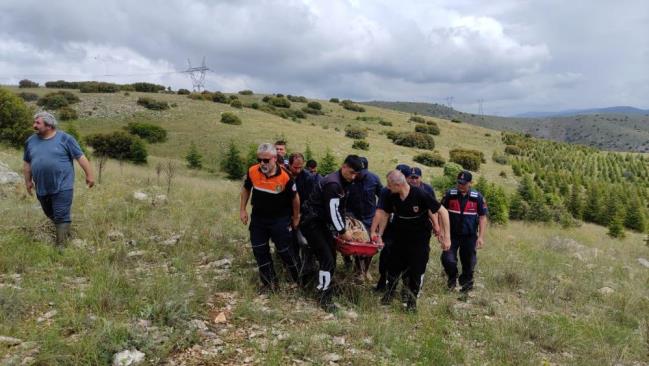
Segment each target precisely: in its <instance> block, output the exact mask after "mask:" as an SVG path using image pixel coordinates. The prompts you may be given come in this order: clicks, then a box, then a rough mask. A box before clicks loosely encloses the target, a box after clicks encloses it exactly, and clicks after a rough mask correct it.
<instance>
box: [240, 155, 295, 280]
mask: <svg viewBox="0 0 649 366" xmlns="http://www.w3.org/2000/svg"><path fill="white" fill-rule="evenodd" d="M257 161H258V162H259V164H255V165H253V166H251V167H250V168H249V169H248V175H247V176H246V180H245V182H244V183H243V187H242V189H241V201H240V214H239V216H240V218H241V222H243V224H244V225H245V224H247V223H248V212H247V211H246V205H247V204H248V199H249V198H250V195H251V193H252V202H251V204H252V215H251V218H250V227H249V229H250V242H251V243H252V253H253V255H254V256H255V259H256V260H257V266H258V268H259V277H260V278H261V283H262V290H275V289H276V288H277V278H276V277H277V276H276V274H275V269H274V267H273V260H272V258H271V255H270V245H269V244H268V240H269V239H273V243H275V248H276V249H277V254H278V255H279V257H280V258H281V259H282V261H283V262H284V264H285V265H286V266H287V267H288V271H289V273H290V275H291V278H292V279H293V280H294V281H297V279H298V273H297V268H298V263H297V256H296V255H295V253H293V250H292V249H291V240H292V235H291V230H292V229H295V228H297V226H298V223H299V222H300V198H299V196H298V194H297V188H296V187H295V183H294V182H293V179H291V177H290V176H289V174H288V173H287V172H286V170H284V169H282V168H281V167H280V166H279V164H278V163H277V150H276V149H275V147H274V146H273V144H270V143H264V144H261V145H259V148H258V149H257Z"/></svg>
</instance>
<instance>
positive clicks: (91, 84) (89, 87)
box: [79, 81, 121, 93]
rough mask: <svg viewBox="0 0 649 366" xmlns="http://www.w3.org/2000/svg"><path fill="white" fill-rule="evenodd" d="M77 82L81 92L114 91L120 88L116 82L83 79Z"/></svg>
mask: <svg viewBox="0 0 649 366" xmlns="http://www.w3.org/2000/svg"><path fill="white" fill-rule="evenodd" d="M79 84H80V85H79V91H80V92H82V93H116V92H118V91H120V89H121V88H120V86H119V85H117V84H113V83H105V82H101V81H84V82H81V83H79Z"/></svg>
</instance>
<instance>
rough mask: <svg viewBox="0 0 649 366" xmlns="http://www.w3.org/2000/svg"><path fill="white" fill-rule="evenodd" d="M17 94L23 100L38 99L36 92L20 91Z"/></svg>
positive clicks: (31, 100)
mask: <svg viewBox="0 0 649 366" xmlns="http://www.w3.org/2000/svg"><path fill="white" fill-rule="evenodd" d="M18 96H19V97H20V98H21V99H22V100H24V101H25V102H33V101H35V100H37V99H38V94H36V93H28V92H20V93H18Z"/></svg>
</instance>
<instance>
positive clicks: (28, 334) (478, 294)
mask: <svg viewBox="0 0 649 366" xmlns="http://www.w3.org/2000/svg"><path fill="white" fill-rule="evenodd" d="M40 91H41V90H39V92H40ZM138 94H140V93H131V95H130V96H128V97H126V96H123V95H121V94H120V95H110V96H105V97H104V96H102V98H100V99H99V100H100V101H101V102H102V103H114V104H115V106H118V105H119V103H122V102H123V101H122V100H123V99H127V98H131V99H133V103H135V100H136V99H137V97H138ZM81 97H82V103H83V98H84V97H85V96H84V95H81ZM93 97H94V96H93ZM156 98H159V99H164V100H167V99H168V101H170V102H175V103H177V105H178V107H176V108H172V109H171V110H170V111H166V112H163V113H157V112H148V111H147V112H139V111H137V112H136V113H138V114H137V115H136V117H129V116H124V118H92V117H91V118H85V119H82V120H80V121H78V122H75V124H77V125H78V126H79V129H80V131H81V133H82V134H87V133H91V132H104V131H110V130H111V129H117V128H121V126H122V125H125V124H126V123H127V121H129V120H131V119H132V118H138V119H143V120H147V121H153V122H156V123H159V124H160V125H161V126H163V127H164V128H166V129H167V130H168V131H169V141H168V142H165V143H163V144H156V145H150V146H149V150H150V154H151V155H152V156H151V159H150V162H149V165H148V166H141V167H136V166H132V165H130V164H123V165H120V164H118V163H116V162H113V161H110V162H109V163H108V166H107V168H106V171H105V172H104V177H103V179H104V181H103V183H102V184H100V185H98V186H97V187H95V188H93V189H90V190H89V189H87V188H85V187H84V186H83V177H82V174H77V182H76V191H75V201H74V205H73V221H74V224H73V227H74V237H75V238H76V239H80V240H81V242H78V241H77V242H75V243H76V244H77V245H80V246H75V245H70V246H69V247H68V248H66V249H65V250H63V251H61V252H59V251H57V250H55V249H54V248H53V245H52V241H53V240H52V235H53V234H52V228H51V226H50V224H49V223H48V222H47V220H46V219H45V218H44V216H43V214H42V212H41V210H40V208H39V207H38V204H37V201H36V200H35V198H33V197H30V196H27V195H26V194H25V193H24V188H23V187H22V186H18V187H15V188H14V187H4V188H2V190H1V191H0V197H2V199H1V200H0V214H1V215H2V221H1V222H0V276H1V277H0V284H2V286H0V335H5V336H12V337H17V338H20V339H22V340H23V341H25V342H34V343H33V344H32V343H29V344H28V345H29V347H27V346H25V347H23V348H19V347H5V346H0V360H2V361H0V363H3V362H5V363H7V362H8V361H10V360H13V359H19V360H22V359H23V358H24V357H33V363H36V364H64V365H66V364H70V365H86V364H109V363H110V362H111V361H112V357H113V354H114V353H116V352H119V351H122V350H124V349H131V348H137V349H139V350H140V351H142V352H145V353H146V355H147V362H149V363H152V364H157V363H163V362H165V361H168V360H175V361H178V362H186V363H187V364H200V363H212V364H228V363H230V364H241V363H243V362H244V360H246V359H247V358H251V359H252V360H256V361H257V362H258V363H259V364H269V365H283V364H290V363H292V362H294V361H293V360H302V361H307V362H311V363H313V364H328V361H326V357H327V355H328V354H331V353H335V354H337V355H339V356H340V357H341V362H340V363H344V364H348V363H349V364H355V365H376V364H381V365H383V364H386V365H387V364H421V365H431V364H435V365H457V364H468V365H484V364H490V365H503V364H511V365H528V364H529V365H538V364H570V365H593V364H617V363H621V364H634V363H636V364H642V363H647V362H649V340H648V339H649V334H648V332H649V325H648V324H649V319H648V316H649V290H648V286H647V283H649V269H647V268H645V267H642V266H641V265H640V264H639V263H638V261H637V258H638V257H644V258H649V247H647V246H646V245H645V244H644V242H643V236H642V235H640V234H637V233H632V232H631V233H628V235H627V237H626V238H625V239H622V240H618V239H615V240H614V239H610V238H609V237H607V235H606V229H605V228H602V227H599V226H595V225H591V224H584V225H582V226H581V227H576V228H571V229H561V228H560V227H559V226H556V225H536V224H528V223H522V222H512V223H510V224H509V225H508V226H506V227H492V228H490V230H489V232H488V234H487V240H486V247H485V249H483V250H481V251H480V252H479V263H478V272H477V284H478V285H479V287H478V288H477V289H476V291H475V292H474V293H473V295H472V296H471V297H469V298H468V299H459V296H458V294H449V293H447V292H446V291H445V290H444V283H445V279H444V277H443V276H442V274H441V273H442V269H441V265H440V262H439V249H438V246H437V244H436V243H432V246H431V256H430V258H431V259H430V262H429V264H428V270H427V273H426V278H425V281H424V289H423V294H422V297H421V299H420V300H419V310H418V313H417V314H407V313H405V312H403V311H402V309H401V306H400V305H399V304H398V303H397V302H396V301H395V303H394V304H393V305H392V306H390V307H383V306H380V305H379V297H378V296H377V295H375V294H374V293H373V292H372V291H371V286H370V284H365V285H360V284H356V283H354V282H353V279H352V278H353V276H352V275H351V274H350V273H347V272H346V271H345V270H343V269H342V265H341V266H340V270H339V273H338V274H337V276H338V278H339V279H340V280H341V282H342V283H341V287H342V289H343V290H342V293H341V295H340V296H338V297H337V302H338V303H339V304H340V305H341V307H342V311H341V312H340V313H339V314H337V315H336V316H328V315H327V314H326V313H324V312H322V311H321V310H320V309H319V308H318V307H317V305H316V303H315V301H314V300H313V298H312V297H311V296H309V295H308V294H302V293H300V292H297V291H295V290H294V289H292V288H290V287H288V286H284V287H283V288H282V291H280V292H279V293H278V294H275V295H272V296H270V297H268V298H265V297H260V296H258V295H257V281H258V279H257V274H256V272H255V264H254V259H253V257H252V254H251V251H250V247H249V243H248V232H247V229H246V227H245V226H244V225H242V224H241V223H240V222H239V220H238V192H239V187H240V183H239V182H231V181H227V180H224V179H222V177H221V176H220V175H218V174H212V173H209V172H207V171H204V170H203V171H194V170H189V169H186V168H184V167H183V161H182V157H183V155H184V154H185V153H186V149H187V148H188V146H189V142H190V141H189V140H188V139H189V138H190V136H191V138H192V139H195V140H194V141H195V143H196V144H197V146H199V147H200V149H204V150H203V151H202V153H203V154H204V155H205V156H208V154H211V155H209V156H210V158H209V159H211V160H210V161H212V164H216V162H217V161H218V160H219V157H220V154H222V151H223V149H222V147H223V146H224V145H223V144H225V143H226V142H227V141H228V140H229V139H234V140H235V141H236V142H238V143H239V144H243V145H247V144H249V143H258V142H261V141H264V140H267V141H270V140H272V139H273V137H274V134H284V135H285V136H286V137H287V138H288V140H289V149H290V150H293V151H295V150H301V149H303V147H304V143H305V141H306V139H307V138H308V140H309V142H310V144H311V148H312V149H313V150H314V151H315V152H316V154H322V153H323V152H324V150H325V149H326V148H327V147H330V148H331V149H332V150H333V151H334V153H335V154H336V155H337V156H338V157H339V158H341V157H342V156H343V155H345V154H347V153H349V152H351V140H349V139H346V138H344V127H345V126H346V125H347V124H360V125H361V126H364V127H368V128H371V129H372V130H370V135H369V137H368V141H370V143H371V146H372V147H371V149H370V151H369V152H368V154H367V156H368V157H369V160H370V168H371V169H372V170H375V171H377V172H378V173H379V174H383V173H385V172H386V171H387V170H388V169H390V168H392V167H393V166H394V165H395V164H396V162H397V161H398V162H407V163H412V161H411V158H412V156H414V155H415V154H416V153H417V151H416V150H414V149H408V148H402V147H398V146H395V145H393V144H391V142H390V141H389V140H388V139H387V138H386V137H385V136H384V135H381V134H379V131H381V129H385V128H384V127H382V126H378V125H377V124H376V123H375V122H372V121H369V122H365V121H356V120H355V118H356V116H358V115H359V114H358V113H354V112H349V111H345V110H343V109H342V108H340V107H339V106H338V105H335V104H331V103H328V102H321V103H322V104H323V110H324V111H325V113H326V114H327V115H326V116H319V117H313V116H309V118H308V119H307V120H305V121H302V123H300V124H297V123H295V122H293V121H290V120H283V119H281V118H278V117H276V116H272V115H269V114H266V113H262V112H257V111H253V110H251V109H246V108H244V109H243V111H239V112H236V111H235V113H242V115H243V125H242V126H226V125H223V124H220V123H219V122H218V118H217V116H218V113H220V112H222V111H229V110H231V108H230V107H229V106H227V105H222V104H216V103H212V102H200V101H192V100H189V99H187V98H182V97H178V96H170V95H159V96H156ZM240 98H241V99H242V100H244V99H246V98H258V99H260V96H257V95H253V96H245V97H240ZM129 100H130V99H129ZM293 104H300V103H293ZM367 109H368V111H367V112H366V113H364V114H360V115H367V116H376V117H380V118H382V119H384V120H387V121H391V122H393V123H394V126H393V127H390V128H391V129H398V130H411V129H413V128H414V126H413V124H412V123H408V122H407V120H408V115H407V114H402V113H399V112H394V111H387V110H381V109H378V108H374V107H368V108H367ZM436 121H437V122H438V124H439V125H440V128H441V130H442V135H441V136H439V137H436V143H437V146H438V148H439V150H440V152H441V153H442V154H443V155H447V153H448V150H450V149H452V148H455V147H463V148H470V149H478V150H481V151H484V152H485V156H487V157H489V156H491V152H492V151H493V150H494V149H502V148H503V146H502V145H501V143H500V141H499V138H498V137H497V135H498V134H497V133H493V131H491V132H492V135H493V136H494V137H486V136H484V133H486V132H487V131H488V130H482V129H476V128H475V127H474V126H470V125H467V124H451V123H450V122H448V121H444V120H436ZM311 123H315V126H312V125H311ZM325 125H326V126H329V128H328V129H327V130H323V127H322V126H325ZM269 126H270V128H264V127H269ZM239 127H241V129H239ZM335 128H338V129H339V130H340V131H335ZM268 131H270V132H268ZM323 132H324V133H323ZM269 133H270V135H269ZM475 136H479V137H480V138H475ZM460 141H461V142H462V143H460ZM347 145H349V146H347ZM395 159H396V161H395ZM20 160H21V153H20V152H19V151H16V150H12V149H9V148H0V161H3V162H6V163H7V164H9V165H10V166H11V167H12V168H13V169H15V170H17V171H18V170H19V169H20V167H21V164H22V163H21V161H20ZM168 160H171V161H173V162H175V164H176V165H177V166H178V173H177V176H176V178H175V179H174V180H173V183H172V186H171V192H170V194H169V196H168V202H167V203H165V204H161V205H155V206H154V205H152V204H151V203H149V202H141V201H137V200H134V199H133V198H132V195H133V192H134V191H136V190H137V191H143V192H147V193H149V194H152V195H155V194H163V193H166V184H165V182H164V174H163V175H162V176H161V177H160V178H158V176H157V175H156V172H155V166H156V164H157V163H159V162H167V161H168ZM501 169H503V167H502V166H500V165H497V164H495V163H493V162H488V163H487V164H485V165H483V168H482V169H481V174H484V175H486V176H487V177H488V179H490V180H492V181H495V182H497V183H498V184H502V185H505V186H507V187H509V189H513V187H514V184H515V181H513V180H507V179H502V178H499V177H498V173H499V172H500V170H501ZM507 169H508V168H507ZM425 171H427V173H428V175H430V174H440V170H439V169H433V168H425ZM508 173H510V171H508ZM508 175H509V176H512V174H508ZM115 230H117V231H120V232H121V233H123V235H124V239H119V240H116V241H111V240H109V239H108V233H109V232H111V231H115ZM174 235H179V236H180V239H179V241H178V243H177V244H175V245H165V244H162V242H163V241H165V240H167V239H169V238H171V237H172V236H174ZM136 251H143V252H141V253H139V254H138V253H135V252H136ZM134 253H135V254H136V255H134ZM225 257H228V258H232V259H233V265H232V268H231V269H230V270H229V272H223V273H222V272H219V271H216V270H214V269H210V268H206V267H204V266H205V265H206V264H207V263H210V262H212V261H214V260H217V259H221V258H225ZM375 262H376V261H375ZM373 266H376V263H374V264H373ZM372 271H373V273H376V272H375V271H376V268H375V267H373V268H372ZM604 286H608V287H611V288H613V289H614V293H612V294H609V295H602V294H600V293H599V291H598V290H599V289H600V288H602V287H604ZM51 310H56V311H57V314H56V315H54V316H52V317H51V318H50V319H45V320H43V321H40V322H39V321H37V319H38V318H39V317H42V316H43V315H44V314H46V313H47V312H49V311H51ZM349 311H353V312H354V313H355V314H356V316H352V315H349V313H348V312H349ZM221 312H224V313H225V314H226V317H227V324H226V325H222V324H216V323H214V322H213V319H214V317H215V316H216V315H217V314H219V313H221ZM194 320H203V321H205V324H206V325H207V328H208V330H207V331H208V332H209V333H213V334H212V335H210V334H204V333H202V331H200V330H197V329H196V328H195V327H194V326H192V321H194ZM142 324H147V325H146V326H143V325H142ZM334 337H335V338H334ZM340 337H343V338H344V342H345V344H344V345H340V342H341V338H340ZM217 339H218V341H217ZM200 350H203V351H205V352H201V351H200ZM30 352H31V353H30Z"/></svg>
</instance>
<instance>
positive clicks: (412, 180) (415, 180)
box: [406, 166, 437, 199]
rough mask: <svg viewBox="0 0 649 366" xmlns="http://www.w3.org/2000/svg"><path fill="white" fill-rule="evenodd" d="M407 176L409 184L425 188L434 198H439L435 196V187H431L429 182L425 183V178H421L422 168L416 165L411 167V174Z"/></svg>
mask: <svg viewBox="0 0 649 366" xmlns="http://www.w3.org/2000/svg"><path fill="white" fill-rule="evenodd" d="M406 178H407V179H408V184H410V185H411V186H415V187H419V188H421V189H423V190H424V192H426V193H428V194H430V195H431V196H433V198H434V199H437V197H435V190H434V189H433V187H431V186H430V185H429V184H428V183H424V180H423V179H422V178H421V169H420V168H418V167H416V166H415V167H412V168H410V174H408V175H407V176H406Z"/></svg>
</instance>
